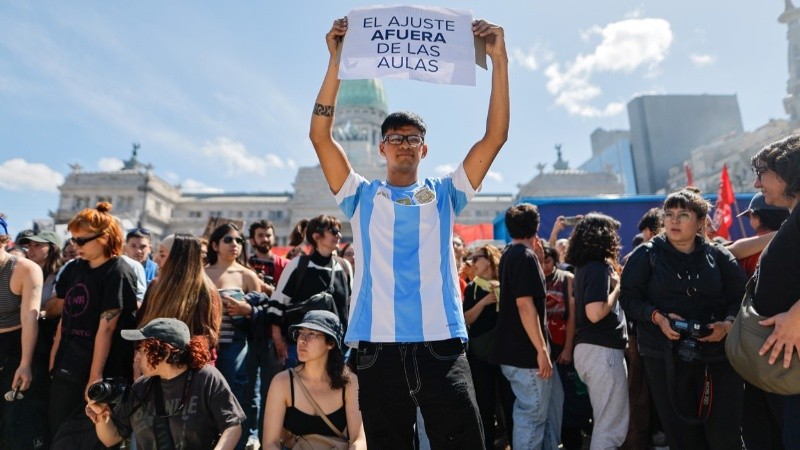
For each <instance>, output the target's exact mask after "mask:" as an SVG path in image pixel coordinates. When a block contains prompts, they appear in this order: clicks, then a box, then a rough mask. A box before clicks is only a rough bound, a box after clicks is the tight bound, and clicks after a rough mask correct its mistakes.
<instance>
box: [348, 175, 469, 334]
mask: <svg viewBox="0 0 800 450" xmlns="http://www.w3.org/2000/svg"><path fill="white" fill-rule="evenodd" d="M476 192H477V190H475V189H473V188H472V185H471V184H470V182H469V179H468V178H467V175H466V172H464V168H463V166H459V167H458V169H456V170H455V171H454V172H452V173H450V174H448V175H447V176H445V177H444V178H427V179H425V180H423V181H421V182H417V183H415V184H413V185H411V186H406V187H395V186H391V185H389V184H387V183H386V182H384V181H379V180H376V181H371V182H370V181H367V180H366V179H365V178H364V177H362V176H360V175H358V174H356V173H355V172H351V173H350V175H349V176H348V177H347V180H346V181H345V183H344V186H342V188H341V190H340V191H339V192H338V193H337V194H336V196H335V197H336V202H337V204H338V205H339V208H341V210H342V211H343V212H344V214H345V215H346V216H347V218H348V219H349V220H350V222H351V224H352V227H353V240H354V243H355V248H356V253H355V259H356V264H355V266H356V271H355V277H354V280H353V294H352V297H351V301H350V320H349V327H348V329H347V334H346V335H345V342H347V344H348V345H350V346H353V347H355V346H357V345H358V341H368V342H424V341H437V340H444V339H451V338H456V337H458V338H461V339H464V340H466V339H467V328H466V325H465V324H464V317H463V314H462V312H461V290H460V288H459V284H458V274H457V270H456V267H455V255H454V254H453V246H452V245H451V241H452V237H453V223H454V222H455V217H456V215H458V214H459V213H460V212H461V211H462V210H463V209H464V207H466V205H467V202H468V201H469V200H470V199H471V198H472V197H473V196H474V195H475V194H476Z"/></svg>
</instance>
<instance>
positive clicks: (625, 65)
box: [545, 18, 673, 117]
mask: <svg viewBox="0 0 800 450" xmlns="http://www.w3.org/2000/svg"><path fill="white" fill-rule="evenodd" d="M583 35H584V36H585V37H586V38H587V39H589V38H591V37H592V36H600V37H601V38H602V39H601V42H600V43H599V44H598V45H597V47H595V49H594V51H593V52H592V53H591V54H580V55H578V56H576V57H575V59H574V60H573V61H571V62H567V63H565V64H564V65H563V68H562V65H561V64H559V63H558V62H556V63H553V64H550V65H549V66H548V67H547V68H546V69H545V76H547V79H548V82H547V90H548V91H549V92H550V93H551V94H553V95H554V96H556V100H555V103H556V104H557V105H559V106H561V107H563V108H564V109H566V110H567V112H568V113H569V114H572V115H579V116H584V117H605V116H611V115H615V114H619V113H621V112H622V111H624V109H625V105H624V104H623V103H621V102H610V103H608V104H606V105H605V106H604V107H601V108H598V107H596V106H593V105H591V104H590V101H591V100H594V99H596V98H597V97H599V96H600V95H601V94H602V90H601V89H600V88H599V87H598V86H595V85H594V84H592V83H591V78H592V75H593V74H595V73H598V72H618V73H619V72H621V73H631V72H633V71H635V70H636V69H639V68H646V69H647V70H648V71H650V72H653V71H655V70H657V68H658V65H659V64H660V63H661V61H663V60H664V58H665V57H666V55H667V52H668V51H669V48H670V46H671V45H672V40H673V35H672V30H671V28H670V24H669V22H667V21H666V20H664V19H639V18H630V19H625V20H622V21H619V22H614V23H610V24H608V25H606V26H605V27H602V28H601V27H599V26H595V27H592V28H591V29H589V30H588V31H586V32H584V33H583Z"/></svg>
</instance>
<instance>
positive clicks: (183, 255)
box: [139, 234, 222, 347]
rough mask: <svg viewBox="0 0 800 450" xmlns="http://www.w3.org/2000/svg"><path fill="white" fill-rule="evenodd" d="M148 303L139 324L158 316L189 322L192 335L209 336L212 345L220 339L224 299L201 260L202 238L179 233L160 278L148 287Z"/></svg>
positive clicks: (187, 323)
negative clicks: (221, 297) (208, 275)
mask: <svg viewBox="0 0 800 450" xmlns="http://www.w3.org/2000/svg"><path fill="white" fill-rule="evenodd" d="M147 294H148V295H147V296H146V297H147V304H146V306H145V311H144V313H143V314H142V319H141V320H140V321H139V325H142V324H146V323H148V322H150V321H151V320H153V319H156V318H159V317H174V318H176V319H178V320H180V321H183V322H184V323H186V325H187V326H188V327H189V331H190V332H191V333H192V335H202V336H207V337H208V339H209V343H210V344H211V346H212V347H213V346H215V345H216V343H217V340H218V339H219V329H220V326H221V321H222V311H221V308H222V306H221V305H222V302H221V300H220V298H219V294H218V293H217V289H216V288H215V287H214V284H213V283H212V282H211V280H209V279H208V277H207V276H206V274H205V271H204V270H203V263H202V262H201V260H200V240H199V239H197V238H196V237H194V236H192V235H190V234H176V235H175V240H174V241H173V243H172V248H171V249H170V251H169V257H168V258H167V261H166V262H165V263H164V267H162V268H161V270H160V272H159V275H158V279H156V280H155V281H153V283H151V284H150V286H149V287H148V289H147Z"/></svg>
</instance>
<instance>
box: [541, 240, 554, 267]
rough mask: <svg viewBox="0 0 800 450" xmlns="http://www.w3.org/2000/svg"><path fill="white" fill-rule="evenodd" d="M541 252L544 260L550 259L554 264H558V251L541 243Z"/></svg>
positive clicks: (545, 243)
mask: <svg viewBox="0 0 800 450" xmlns="http://www.w3.org/2000/svg"><path fill="white" fill-rule="evenodd" d="M542 252H543V253H544V259H547V258H550V259H552V260H553V261H554V262H556V263H557V262H558V250H556V249H555V248H554V247H553V246H552V245H550V244H548V243H547V242H542Z"/></svg>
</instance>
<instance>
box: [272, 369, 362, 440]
mask: <svg viewBox="0 0 800 450" xmlns="http://www.w3.org/2000/svg"><path fill="white" fill-rule="evenodd" d="M289 370H290V371H291V372H292V375H294V376H293V377H292V378H293V379H295V380H297V385H298V386H300V390H301V391H303V395H305V397H306V398H307V399H308V402H309V403H311V406H313V407H314V411H315V412H316V414H317V415H318V416H319V417H320V418H322V420H323V421H324V422H325V424H326V425H328V428H330V429H331V431H333V432H334V433H336V436H337V437H332V436H324V435H321V434H306V435H302V436H298V435H295V434H293V433H292V432H291V431H289V430H287V429H285V428H284V429H283V437H282V438H281V443H282V444H283V445H284V446H285V447H286V448H289V449H292V450H347V449H348V448H350V441H349V440H348V439H347V438H346V437H345V434H344V432H342V431H339V430H338V429H336V427H335V426H334V425H333V423H331V421H330V420H329V419H328V416H327V415H325V413H324V412H322V408H320V407H319V405H318V404H317V402H316V401H314V398H313V397H311V393H310V392H308V388H306V385H305V384H303V380H301V379H300V377H299V376H297V372H295V371H294V369H289ZM345 429H346V428H345Z"/></svg>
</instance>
